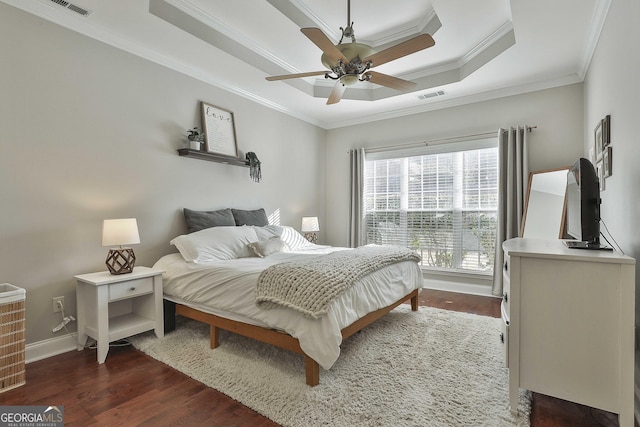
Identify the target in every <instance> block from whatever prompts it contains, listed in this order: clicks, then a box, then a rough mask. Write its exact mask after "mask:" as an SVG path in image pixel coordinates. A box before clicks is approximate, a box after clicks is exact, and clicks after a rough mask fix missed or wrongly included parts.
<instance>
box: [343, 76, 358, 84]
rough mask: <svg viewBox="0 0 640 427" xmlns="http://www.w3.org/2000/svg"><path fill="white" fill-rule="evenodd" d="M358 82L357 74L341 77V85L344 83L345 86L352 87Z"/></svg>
mask: <svg viewBox="0 0 640 427" xmlns="http://www.w3.org/2000/svg"><path fill="white" fill-rule="evenodd" d="M358 81H359V80H358V75H357V74H345V75H344V76H342V77H340V83H342V84H343V85H345V86H351V85H352V84H354V83H357V82H358Z"/></svg>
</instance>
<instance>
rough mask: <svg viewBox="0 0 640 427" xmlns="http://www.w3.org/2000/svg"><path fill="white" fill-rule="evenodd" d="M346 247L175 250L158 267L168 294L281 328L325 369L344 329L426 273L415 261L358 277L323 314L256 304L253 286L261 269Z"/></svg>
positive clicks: (404, 291) (413, 285)
mask: <svg viewBox="0 0 640 427" xmlns="http://www.w3.org/2000/svg"><path fill="white" fill-rule="evenodd" d="M341 249H344V248H332V247H327V246H318V245H313V246H311V247H310V248H309V249H308V250H305V251H297V252H279V253H275V254H272V255H269V256H267V257H265V258H257V257H255V258H254V257H251V258H238V259H233V260H223V261H211V262H207V263H202V264H195V263H188V262H186V261H185V260H184V258H183V257H182V256H181V255H180V254H178V253H176V254H170V255H166V256H164V257H162V258H161V259H160V260H158V262H157V263H156V264H155V267H157V268H161V269H163V270H165V271H166V273H165V274H164V275H163V279H164V281H163V282H164V293H165V297H166V298H167V299H170V300H173V301H176V302H180V303H184V304H186V305H189V306H192V307H194V308H197V309H200V310H203V311H207V312H210V313H213V314H216V315H219V316H222V317H225V318H229V319H232V320H238V321H242V322H245V323H250V324H254V325H258V326H263V327H268V328H272V329H278V330H283V331H285V332H287V333H288V334H289V335H291V336H293V337H295V338H297V339H298V340H299V341H300V347H301V348H302V350H303V351H304V352H305V353H306V354H307V355H308V356H310V357H311V358H313V359H314V360H315V361H316V362H318V364H319V365H320V366H322V367H323V368H324V369H329V368H331V366H332V365H333V364H334V362H335V361H336V360H337V359H338V356H339V355H340V344H341V342H342V334H341V330H342V329H343V328H345V327H346V326H349V325H350V324H352V323H353V322H354V321H356V320H357V319H359V318H361V317H363V316H365V315H366V314H368V313H370V312H372V311H375V310H378V309H380V308H383V307H386V306H388V305H390V304H391V303H393V302H395V301H397V300H398V299H400V298H401V297H403V296H404V295H407V294H409V293H410V292H411V291H413V290H414V289H419V288H422V273H421V271H420V268H419V267H418V265H417V264H416V263H415V262H410V261H406V262H402V263H398V264H393V265H391V266H388V267H385V268H384V269H382V270H379V271H377V272H374V273H373V274H370V275H368V276H366V277H364V278H363V279H362V280H360V281H358V282H357V283H356V284H355V285H354V286H353V287H352V288H350V289H348V290H347V291H346V292H345V293H344V294H342V295H341V296H340V297H339V298H338V300H336V301H335V302H334V303H333V304H332V305H331V307H330V309H329V312H328V313H327V315H326V316H323V317H322V318H320V319H312V318H309V317H305V316H303V315H301V314H299V313H297V312H295V311H294V310H291V309H288V308H270V309H264V308H258V307H257V306H256V304H255V297H254V289H255V285H256V283H257V280H258V276H259V275H260V272H261V271H262V270H264V269H265V268H267V267H269V266H270V265H273V264H277V263H280V262H286V261H291V260H293V259H300V258H301V257H314V256H318V255H322V254H326V253H329V252H331V251H335V250H341Z"/></svg>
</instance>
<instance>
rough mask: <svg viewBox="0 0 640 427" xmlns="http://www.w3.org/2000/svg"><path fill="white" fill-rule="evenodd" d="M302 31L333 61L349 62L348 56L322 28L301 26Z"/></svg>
mask: <svg viewBox="0 0 640 427" xmlns="http://www.w3.org/2000/svg"><path fill="white" fill-rule="evenodd" d="M300 31H302V33H303V34H304V35H305V36H307V37H308V38H309V40H311V41H312V42H313V43H314V44H315V45H316V46H318V47H319V48H320V49H322V52H324V54H325V55H327V57H328V58H329V59H331V60H332V61H335V62H338V61H339V60H342V61H343V62H344V63H348V62H349V61H348V60H347V57H346V56H344V55H343V54H342V52H340V51H339V50H338V48H337V47H336V46H335V45H334V44H333V42H332V41H331V40H329V37H327V36H326V35H325V34H324V33H323V32H322V31H321V30H320V28H300Z"/></svg>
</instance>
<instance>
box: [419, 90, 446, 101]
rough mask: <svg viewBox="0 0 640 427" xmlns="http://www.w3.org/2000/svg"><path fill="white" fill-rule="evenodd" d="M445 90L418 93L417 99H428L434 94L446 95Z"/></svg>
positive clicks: (433, 96) (434, 95)
mask: <svg viewBox="0 0 640 427" xmlns="http://www.w3.org/2000/svg"><path fill="white" fill-rule="evenodd" d="M446 94H447V92H445V91H444V90H437V91H435V92H428V93H423V94H420V95H418V99H420V100H425V99H429V98H435V97H436V96H442V95H446Z"/></svg>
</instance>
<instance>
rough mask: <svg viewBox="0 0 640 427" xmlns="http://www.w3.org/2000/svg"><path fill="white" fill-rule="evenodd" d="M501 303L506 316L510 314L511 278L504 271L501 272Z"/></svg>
mask: <svg viewBox="0 0 640 427" xmlns="http://www.w3.org/2000/svg"><path fill="white" fill-rule="evenodd" d="M502 304H503V305H504V310H505V312H506V313H507V315H508V316H510V315H511V279H510V277H509V275H508V274H507V272H506V271H503V273H502Z"/></svg>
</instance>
